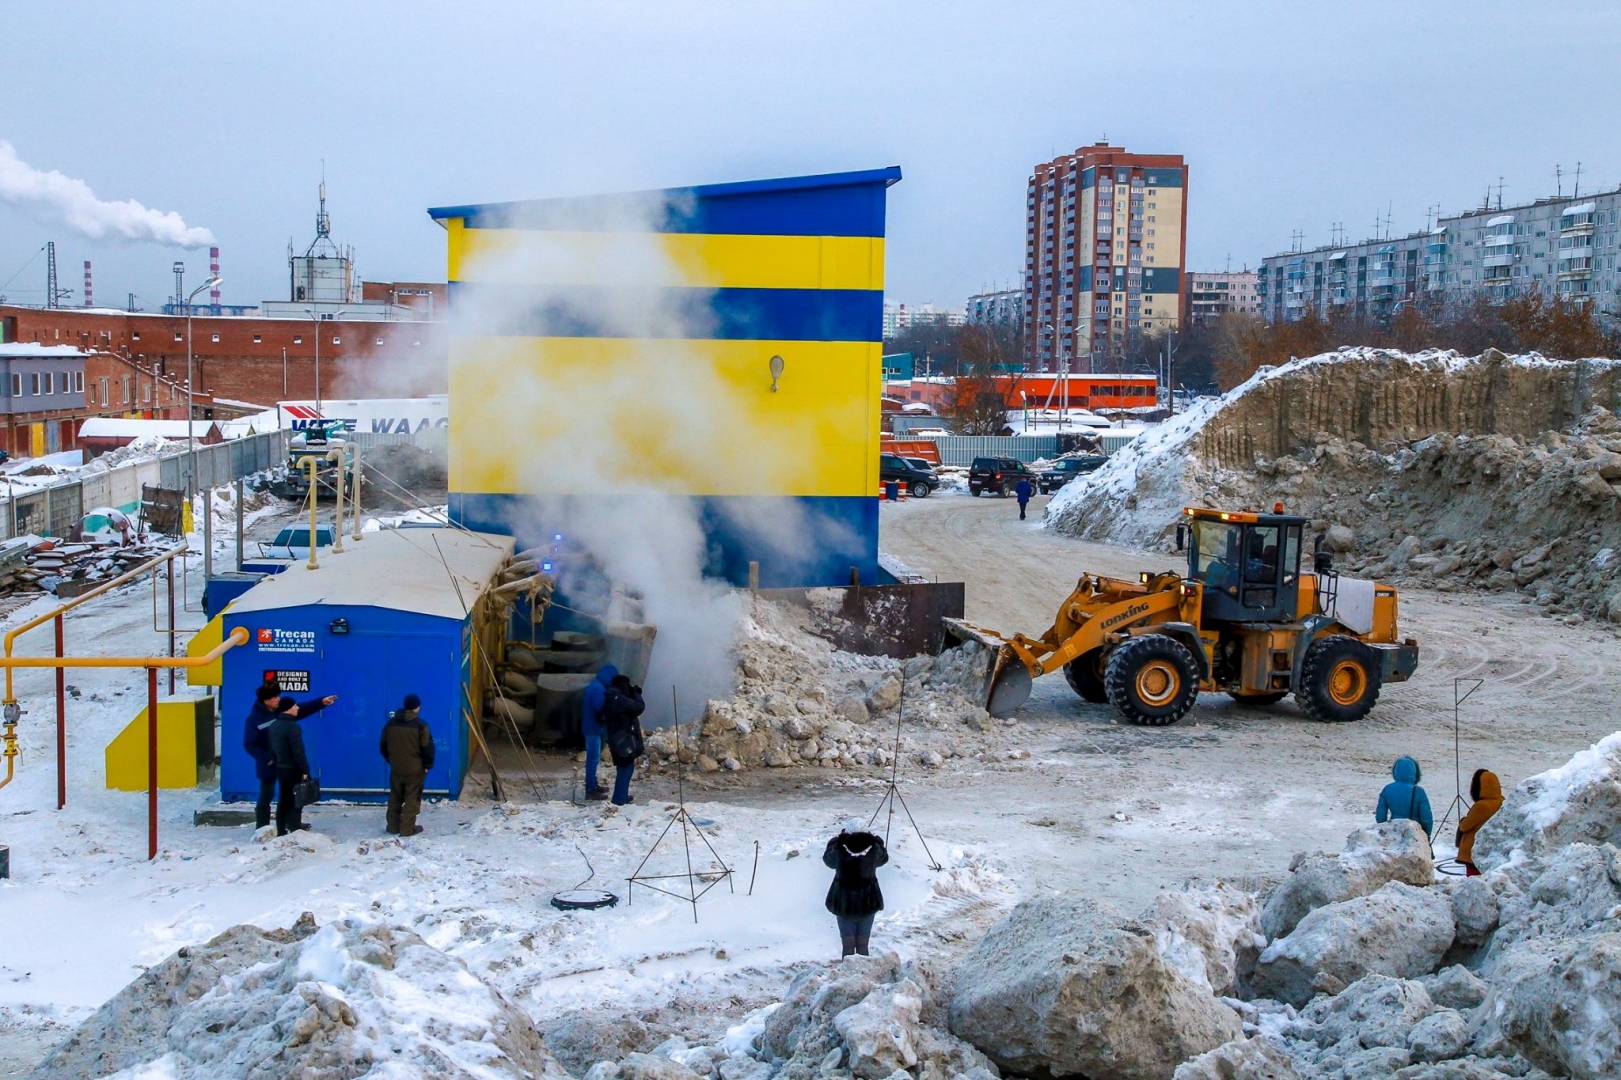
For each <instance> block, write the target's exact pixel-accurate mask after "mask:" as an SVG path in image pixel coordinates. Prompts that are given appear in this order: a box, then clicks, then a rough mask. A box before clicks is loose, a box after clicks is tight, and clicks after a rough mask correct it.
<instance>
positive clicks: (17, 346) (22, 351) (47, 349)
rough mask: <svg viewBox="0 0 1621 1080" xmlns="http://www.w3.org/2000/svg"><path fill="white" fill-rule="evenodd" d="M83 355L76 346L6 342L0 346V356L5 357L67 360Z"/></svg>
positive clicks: (34, 342)
mask: <svg viewBox="0 0 1621 1080" xmlns="http://www.w3.org/2000/svg"><path fill="white" fill-rule="evenodd" d="M84 355H85V352H84V350H83V349H81V348H79V347H78V346H77V345H41V344H40V343H39V342H37V341H8V342H6V343H5V344H4V345H0V356H6V357H30V358H32V357H39V358H42V359H47V358H55V359H58V360H68V359H73V358H76V357H81V356H84Z"/></svg>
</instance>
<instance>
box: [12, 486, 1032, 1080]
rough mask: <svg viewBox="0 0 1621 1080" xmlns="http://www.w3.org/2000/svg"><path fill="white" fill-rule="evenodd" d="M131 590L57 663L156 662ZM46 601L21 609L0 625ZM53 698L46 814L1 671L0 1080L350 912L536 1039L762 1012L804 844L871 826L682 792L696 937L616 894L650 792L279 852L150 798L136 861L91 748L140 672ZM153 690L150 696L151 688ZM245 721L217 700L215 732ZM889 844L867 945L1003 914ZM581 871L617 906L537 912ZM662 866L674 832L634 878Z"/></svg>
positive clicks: (83, 672) (976, 870)
mask: <svg viewBox="0 0 1621 1080" xmlns="http://www.w3.org/2000/svg"><path fill="white" fill-rule="evenodd" d="M228 511H229V506H228V504H227V503H224V502H220V501H217V502H216V504H215V512H216V525H217V526H219V529H218V531H217V532H216V537H215V540H216V557H217V558H226V557H227V556H226V550H227V549H228V548H229V546H230V540H229V537H228V536H227V535H226V534H225V527H226V525H227V524H230V525H232V526H233V527H234V512H229V514H228V513H227V512H228ZM227 517H228V521H222V520H221V519H222V518H227ZM197 564H200V559H194V567H193V570H194V574H195V575H196V576H195V577H194V580H193V582H192V585H193V597H194V599H195V596H196V592H197V584H198V580H199V579H200V574H199V573H197V571H199V570H200V566H199V565H197ZM150 589H151V586H150V585H148V584H145V583H142V584H140V585H137V586H134V587H130V588H126V589H123V590H120V591H118V592H117V593H114V594H111V595H109V596H108V597H105V598H103V599H101V600H98V601H95V602H92V603H90V604H87V605H85V606H84V607H82V608H80V609H77V610H76V611H75V612H74V613H72V614H70V615H69V616H68V617H67V620H66V627H67V629H66V632H67V641H68V644H69V649H70V651H74V650H76V649H84V650H91V649H93V650H94V651H95V652H98V653H102V654H112V653H128V654H140V653H146V654H153V653H161V652H164V651H166V649H167V638H166V636H164V635H160V634H158V633H156V632H155V631H154V630H153V624H152V616H151V603H152V600H151V593H150ZM54 603H55V601H54V599H53V598H50V597H46V598H43V599H42V600H41V601H39V602H38V603H36V604H35V605H33V606H31V607H30V608H28V609H25V610H22V611H19V612H16V613H15V614H13V615H12V616H10V617H9V619H8V620H7V621H6V624H5V625H7V626H9V625H15V624H16V623H18V622H20V621H22V620H24V619H26V618H27V617H29V616H30V615H32V614H35V613H38V612H40V611H44V610H48V609H49V607H50V606H51V605H52V604H54ZM182 623H183V625H191V626H196V625H199V624H200V623H201V614H200V613H189V614H187V615H183V616H182ZM50 645H51V634H50V630H49V625H48V624H47V626H46V627H45V628H42V629H41V630H37V631H34V632H32V633H30V634H29V635H28V636H25V637H24V638H22V639H21V641H20V642H19V647H18V652H19V654H34V653H43V652H46V651H48V650H49V647H50ZM67 682H68V684H69V686H70V688H71V689H70V697H69V703H68V710H67V726H68V739H67V762H68V800H67V807H66V809H64V810H61V811H58V810H57V809H56V808H55V807H56V792H55V736H54V724H53V722H52V720H53V716H54V692H53V675H52V673H51V672H49V671H46V670H35V671H22V672H19V674H18V676H17V679H16V695H17V698H18V700H19V701H20V702H22V704H23V707H24V708H25V709H26V710H27V714H26V715H25V716H24V718H23V723H22V724H21V725H19V728H18V734H19V742H20V744H21V751H22V754H21V757H20V758H19V759H18V771H17V775H16V779H15V781H14V782H13V783H11V784H10V785H9V786H8V787H6V788H4V789H0V843H3V844H6V845H9V846H10V848H11V865H12V877H11V879H10V880H9V881H4V882H0V910H4V911H5V913H6V916H7V920H8V923H9V924H10V925H11V926H13V927H14V928H23V929H22V931H21V932H16V933H13V934H10V935H8V940H7V943H6V945H5V947H4V949H3V950H0V1046H3V1047H6V1049H3V1050H0V1075H12V1074H13V1073H12V1071H11V1070H15V1069H19V1068H26V1067H29V1066H31V1065H32V1064H33V1063H34V1062H35V1061H37V1060H38V1059H39V1057H40V1056H41V1055H42V1054H43V1052H44V1051H45V1050H46V1049H47V1048H48V1047H49V1046H50V1045H52V1044H54V1043H55V1042H56V1041H57V1040H59V1039H60V1038H61V1037H63V1036H64V1035H65V1034H66V1033H67V1031H68V1029H69V1028H70V1027H71V1026H72V1025H74V1024H76V1023H77V1022H78V1021H79V1020H81V1019H83V1017H84V1016H85V1015H87V1014H88V1013H89V1012H90V1011H91V1010H93V1009H94V1008H95V1007H97V1006H99V1005H100V1004H101V1003H102V1002H103V1001H105V1000H106V999H107V998H109V997H110V996H112V995H113V994H114V993H116V992H117V991H118V990H120V989H121V988H122V987H123V986H124V985H125V984H126V983H128V982H129V981H130V980H131V979H132V978H133V977H135V976H136V975H138V974H139V973H140V972H141V971H143V970H144V969H145V968H146V967H148V966H150V965H152V964H154V963H157V962H158V961H160V960H162V959H164V958H165V957H167V956H169V955H170V954H171V953H173V952H174V951H175V950H176V949H177V948H179V947H180V946H183V945H187V944H192V943H198V942H202V941H205V940H207V939H208V938H210V937H212V936H214V935H215V934H218V933H219V932H221V931H223V930H225V929H227V928H228V927H230V926H233V925H235V924H238V923H244V922H247V923H254V924H257V925H259V926H262V927H285V926H289V925H291V924H292V923H293V922H294V921H295V920H296V919H297V918H298V916H299V915H300V913H302V912H305V911H308V912H312V913H313V914H314V915H315V917H316V919H317V921H318V922H319V923H320V924H322V925H326V924H328V923H330V922H331V921H333V920H335V919H337V918H340V917H343V916H345V915H351V914H353V915H361V916H365V917H367V918H371V919H384V920H387V921H389V922H392V923H395V924H398V925H401V926H405V927H409V928H411V929H413V930H415V931H416V932H417V933H419V934H421V935H422V936H423V937H424V938H425V939H426V940H427V941H428V942H429V943H431V944H433V945H435V946H436V947H438V948H441V949H444V950H445V951H447V952H449V953H451V954H452V955H454V956H456V957H458V958H460V959H461V960H462V961H464V962H465V963H466V964H467V965H468V966H469V967H470V968H471V969H472V970H473V971H474V972H475V973H477V974H478V975H480V976H481V977H483V978H485V979H487V980H488V981H490V982H491V983H492V984H493V985H495V986H497V987H498V988H499V989H501V990H502V991H503V992H504V993H506V994H507V995H508V997H509V998H510V999H511V1000H512V1001H513V1002H514V1003H516V1004H517V1005H518V1006H519V1007H521V1008H522V1009H524V1010H525V1011H526V1012H528V1013H529V1014H530V1015H531V1016H532V1017H533V1018H534V1019H535V1021H536V1023H537V1024H540V1025H542V1026H544V1024H545V1023H546V1022H547V1021H548V1020H550V1019H555V1018H557V1017H559V1016H563V1015H567V1014H569V1013H570V1012H571V1011H575V1010H582V1009H598V1008H606V1007H622V1008H626V1009H632V1010H639V1009H642V1008H651V1007H655V1006H661V1005H668V1004H669V1003H670V1002H671V1001H672V1000H678V1001H682V1002H686V1003H688V1004H689V1006H690V1008H691V1010H692V1012H691V1015H692V1018H693V1019H692V1020H691V1022H692V1023H694V1024H698V1023H700V1022H702V1023H708V1024H712V1025H718V1028H716V1030H724V1027H725V1025H726V1024H727V1023H736V1022H737V1020H738V1019H739V1018H740V1017H741V1016H742V1014H743V1013H744V1012H746V1011H747V1009H746V1008H743V1007H741V1006H739V1005H738V1004H737V1003H738V1002H743V1003H744V1004H745V1005H747V1006H748V1007H750V1008H752V1007H755V1006H758V1005H761V1004H765V1003H768V1002H770V1001H772V1000H776V998H777V997H780V994H781V992H782V989H783V987H784V986H785V985H786V981H787V980H788V978H790V977H791V974H792V972H793V971H794V970H795V969H796V966H800V965H803V963H804V962H807V961H812V960H817V959H824V958H826V957H828V956H830V955H833V954H836V952H837V945H838V939H837V934H836V931H835V929H834V927H833V922H832V918H831V916H829V915H827V913H826V912H825V911H824V910H822V907H821V899H822V895H823V894H824V893H825V891H826V888H827V883H828V880H829V871H828V870H827V869H826V868H825V867H823V866H822V864H821V859H820V855H821V851H822V846H823V844H824V843H825V842H826V839H827V837H828V836H829V835H831V834H833V833H835V832H837V831H838V825H839V823H840V822H841V821H842V820H843V819H845V818H846V817H848V816H850V815H852V814H861V815H863V816H865V815H867V814H870V813H871V812H872V810H873V809H874V807H875V806H876V805H877V802H878V799H879V798H880V796H881V794H882V791H883V789H882V786H881V783H880V782H878V781H876V780H871V779H869V780H866V781H864V782H856V783H850V784H848V785H847V786H846V785H844V784H843V783H842V780H843V778H839V779H840V781H841V783H830V784H829V788H830V791H829V793H828V794H827V795H826V796H825V797H822V798H818V799H817V800H815V803H814V805H807V804H806V803H805V802H803V801H797V800H785V801H782V802H777V803H775V804H770V803H768V804H767V805H759V806H754V805H740V804H738V803H736V802H719V801H714V800H713V797H712V796H711V795H706V794H698V795H696V796H695V801H693V802H691V803H689V804H688V807H689V810H690V811H691V813H692V815H693V817H694V818H695V819H697V820H698V821H700V822H701V823H702V824H703V828H704V829H705V831H706V833H707V834H708V836H709V839H710V841H711V842H712V843H713V845H714V848H715V851H716V852H717V853H718V854H719V855H720V857H721V859H723V860H724V861H725V863H726V865H728V866H730V867H731V868H732V869H733V870H734V875H733V877H732V879H731V882H730V884H729V885H728V883H726V882H725V881H721V882H720V883H719V884H717V885H715V887H714V888H712V889H711V890H710V891H709V892H708V893H707V894H706V895H705V896H704V897H703V898H702V899H701V900H700V901H699V905H698V921H697V922H696V923H694V922H693V909H692V906H691V905H690V904H688V903H686V902H685V901H680V900H677V899H675V898H673V897H670V896H665V895H661V894H659V893H656V892H653V891H650V890H649V889H647V888H646V887H645V886H636V887H635V890H634V894H633V895H632V893H631V891H630V889H629V888H627V883H626V880H625V879H626V878H627V877H628V876H629V875H630V874H631V873H632V872H633V871H634V870H635V869H636V867H637V865H638V864H639V863H640V862H641V860H642V859H643V857H644V856H645V855H647V853H648V852H649V850H650V849H652V848H653V847H654V843H655V841H656V840H658V839H659V836H660V834H661V832H663V830H664V829H665V827H666V825H667V824H668V823H669V821H670V817H671V811H672V810H673V809H674V807H675V805H676V804H675V802H674V801H673V798H666V797H665V796H673V795H674V783H673V779H672V778H669V777H660V778H657V779H654V780H652V781H649V782H646V783H643V782H640V781H638V783H637V785H636V788H635V791H636V793H637V800H638V801H637V802H636V803H635V804H633V805H631V806H628V807H625V808H623V809H620V810H614V809H613V808H610V807H607V806H604V805H602V804H591V805H590V806H587V807H579V806H574V805H571V804H569V803H568V802H566V801H562V797H563V796H564V795H565V794H566V793H565V792H564V791H563V790H561V786H559V790H557V791H556V792H555V793H554V794H555V795H557V796H558V798H557V799H556V800H555V801H542V802H530V803H526V804H523V805H518V804H496V803H494V802H493V801H491V800H490V799H489V798H488V797H487V796H486V797H480V795H478V794H476V793H471V792H470V793H468V794H466V795H464V797H463V799H462V800H461V801H460V802H458V803H437V804H432V805H430V806H428V807H427V808H426V810H425V811H424V814H423V818H422V821H423V824H424V825H425V826H426V829H427V831H426V833H424V834H423V835H421V836H419V837H416V838H413V839H411V840H409V841H401V840H400V839H398V838H393V837H388V836H387V835H386V834H385V833H384V831H383V814H382V810H381V808H379V807H360V806H344V805H326V804H323V805H321V806H319V807H316V808H313V809H312V810H310V811H309V812H308V819H309V820H310V821H312V822H313V823H314V825H315V831H313V832H310V833H305V834H302V835H298V836H294V837H288V838H284V839H279V840H277V839H269V840H265V839H256V838H255V837H254V835H253V829H252V827H251V826H237V827H194V826H193V825H192V813H193V811H194V810H195V809H196V808H198V807H199V806H202V805H205V804H208V803H210V802H212V801H213V799H214V797H215V796H214V792H213V791H212V790H211V789H210V788H208V787H199V788H197V789H193V790H184V791H165V792H163V793H162V795H161V797H160V800H159V806H160V837H159V842H160V848H161V850H160V854H159V856H158V858H157V859H156V860H154V861H151V862H148V861H147V859H146V797H145V795H144V794H142V793H122V792H113V791H108V790H106V789H105V787H104V776H105V773H104V767H103V753H102V752H103V749H104V747H105V746H106V744H107V743H108V742H109V741H110V740H111V739H112V738H113V736H114V735H115V734H116V733H117V732H118V731H119V730H120V729H121V728H122V727H123V726H124V725H125V724H126V723H128V722H129V720H130V719H131V718H132V717H134V716H135V715H136V713H137V712H138V711H139V710H140V709H141V708H142V706H143V705H144V702H145V679H144V677H143V676H142V675H141V674H140V673H138V672H131V671H122V670H97V669H79V670H73V671H70V672H69V674H68V677H67ZM181 688H182V689H183V688H184V677H183V676H181ZM160 689H161V690H164V691H166V690H167V676H165V675H160ZM245 708H246V705H245V704H243V703H240V702H231V703H227V704H226V706H225V713H226V717H227V721H230V720H233V719H235V718H236V714H237V713H239V712H241V711H242V710H243V709H245ZM227 730H231V726H230V724H229V723H227ZM829 779H830V781H831V780H832V779H833V778H832V777H830V778H829ZM689 790H690V789H689ZM688 839H689V840H690V842H691V843H692V844H693V845H694V851H693V861H694V866H695V868H696V869H698V870H700V871H703V870H708V869H710V868H711V867H712V865H713V864H712V860H711V858H710V856H709V851H708V848H707V847H705V846H704V845H703V844H702V843H701V842H700V841H699V839H698V837H697V836H696V835H692V836H689V837H688ZM756 845H758V848H757V847H756ZM892 847H893V858H892V861H891V864H890V867H889V868H886V870H885V871H884V875H883V885H884V890H885V895H886V899H887V902H888V903H887V908H886V912H885V915H884V917H883V918H882V919H881V920H880V922H879V925H878V929H877V931H876V933H875V936H874V943H875V947H877V948H882V949H899V950H900V951H901V952H902V953H903V954H906V953H909V952H911V951H913V950H914V949H915V948H916V947H917V945H916V941H915V939H918V938H925V939H927V940H929V941H934V940H935V937H934V935H935V934H936V932H937V931H938V929H939V927H940V926H941V925H942V924H944V923H946V922H949V920H950V918H951V916H952V913H953V912H956V911H958V910H960V909H962V908H963V907H964V905H968V906H971V907H974V908H975V909H976V910H977V909H978V908H980V907H983V906H986V905H985V902H986V900H990V901H992V903H993V905H994V906H996V907H1000V906H1001V905H1002V904H1003V903H1005V902H1006V901H1007V899H1008V898H1007V897H1006V896H1005V895H1004V894H1005V886H1004V885H1003V881H1002V875H1001V873H1000V871H999V870H998V869H997V868H996V867H995V866H994V865H992V864H990V863H987V862H986V861H985V860H984V859H983V858H982V857H981V856H980V855H978V854H977V853H975V852H974V851H971V850H964V849H961V848H957V849H953V848H951V847H950V846H949V845H945V846H942V845H941V844H938V843H936V844H935V845H934V854H935V855H936V856H938V857H939V858H941V859H942V861H944V862H945V863H946V868H945V870H943V871H942V872H939V873H931V872H930V871H929V870H928V868H927V866H926V865H925V864H926V862H927V859H926V858H925V857H924V856H923V853H922V850H921V848H920V847H919V845H918V843H917V839H916V836H915V834H912V833H910V831H909V830H907V829H906V827H905V825H904V822H901V823H900V824H898V825H897V826H896V829H895V835H894V842H893V845H892ZM757 851H758V864H757V866H756V852H757ZM582 852H583V853H584V854H583V855H582ZM587 857H588V858H589V861H590V864H591V867H593V868H594V871H595V877H594V878H593V879H592V880H591V882H590V886H591V887H601V888H606V889H609V890H611V891H613V892H615V893H617V894H618V895H619V896H620V898H621V900H620V903H619V905H618V906H617V907H615V908H612V909H607V910H602V911H597V912H573V913H565V912H562V911H558V910H556V909H554V908H553V907H552V906H551V905H550V903H549V901H550V898H551V896H552V895H553V894H554V893H555V892H557V891H559V890H562V889H566V888H569V887H572V886H574V885H576V884H577V883H579V882H581V881H582V879H585V878H587V877H588V875H589V874H591V872H592V871H591V870H590V869H588V868H587V861H586V860H587ZM684 870H685V848H684V846H683V843H682V837H681V834H680V831H679V827H677V828H676V829H675V830H672V831H671V833H670V834H669V835H667V836H665V837H664V840H663V842H662V844H660V845H659V847H658V849H657V852H656V854H655V855H654V857H653V859H652V860H651V861H650V862H649V863H648V865H647V866H646V867H645V868H644V870H643V872H644V873H646V874H674V873H679V872H682V871H684ZM665 884H666V885H667V886H670V887H678V886H679V885H680V883H679V882H673V881H672V882H666V883H665ZM751 884H752V886H753V888H752V895H751V894H750V886H751ZM700 887H701V885H700ZM705 1003H708V1004H707V1005H706V1004H705ZM700 1016H702V1017H704V1020H703V1021H700V1020H699V1019H698V1017H700Z"/></svg>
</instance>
